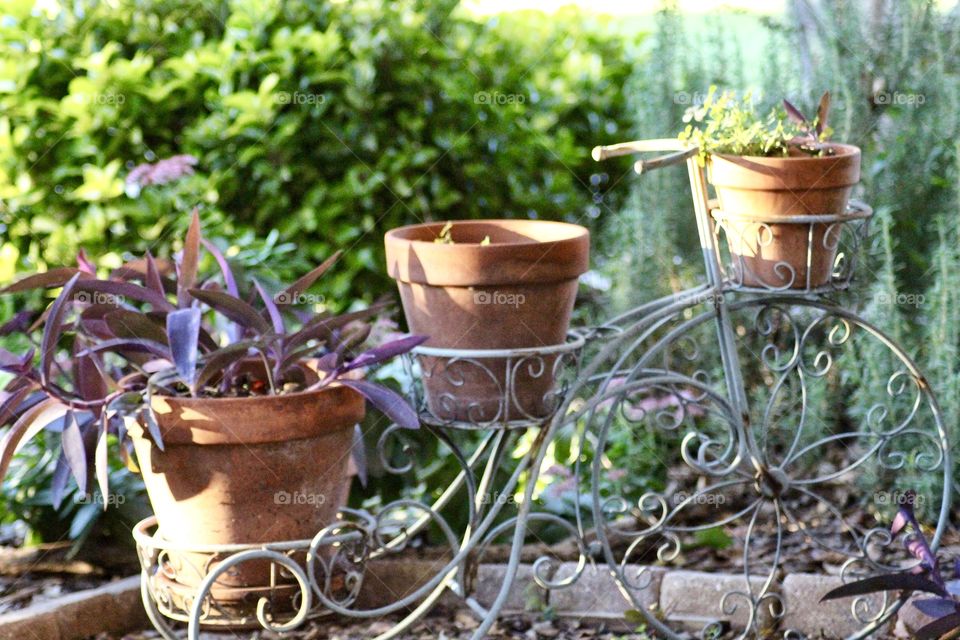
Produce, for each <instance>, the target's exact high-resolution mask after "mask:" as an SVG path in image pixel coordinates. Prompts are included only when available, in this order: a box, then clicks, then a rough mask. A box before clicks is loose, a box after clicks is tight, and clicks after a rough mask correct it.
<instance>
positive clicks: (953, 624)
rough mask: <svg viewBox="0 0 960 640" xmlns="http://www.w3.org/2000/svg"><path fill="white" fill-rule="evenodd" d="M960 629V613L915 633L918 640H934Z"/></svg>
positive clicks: (921, 628) (952, 614)
mask: <svg viewBox="0 0 960 640" xmlns="http://www.w3.org/2000/svg"><path fill="white" fill-rule="evenodd" d="M958 627H960V613H951V614H950V615H948V616H944V617H943V618H940V619H939V620H934V621H933V622H931V623H930V624H928V625H925V626H923V627H920V628H919V629H917V630H916V631H915V632H914V636H915V637H916V638H917V640H934V638H940V637H942V636H943V635H945V634H947V633H950V632H951V631H954V630H956V629H957V628H958Z"/></svg>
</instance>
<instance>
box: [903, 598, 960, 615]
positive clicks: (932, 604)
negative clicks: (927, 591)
mask: <svg viewBox="0 0 960 640" xmlns="http://www.w3.org/2000/svg"><path fill="white" fill-rule="evenodd" d="M913 606H915V607H916V608H917V609H919V610H920V611H922V612H923V613H925V614H926V615H928V616H930V617H931V618H942V617H943V616H948V615H950V614H951V613H957V601H956V600H954V599H953V598H924V599H923V600H914V601H913Z"/></svg>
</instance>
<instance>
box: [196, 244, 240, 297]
mask: <svg viewBox="0 0 960 640" xmlns="http://www.w3.org/2000/svg"><path fill="white" fill-rule="evenodd" d="M200 242H202V243H203V246H204V247H206V248H207V251H209V252H210V254H211V255H212V256H213V258H214V260H216V261H217V264H218V265H220V273H222V274H223V283H224V284H225V285H226V286H227V293H229V294H230V295H232V296H234V297H237V298H239V297H240V291H239V290H238V289H237V281H236V279H235V278H234V277H233V270H232V269H231V268H230V263H229V262H227V258H226V256H224V255H223V252H221V251H220V249H218V248H217V245H215V244H213V243H212V242H210V241H209V240H207V239H206V238H201V239H200Z"/></svg>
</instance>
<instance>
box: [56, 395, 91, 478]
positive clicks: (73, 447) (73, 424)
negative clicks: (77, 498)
mask: <svg viewBox="0 0 960 640" xmlns="http://www.w3.org/2000/svg"><path fill="white" fill-rule="evenodd" d="M60 446H61V447H62V448H63V456H64V458H65V459H66V461H67V464H68V465H69V466H70V472H71V474H72V475H73V478H74V479H75V480H76V481H77V487H79V489H80V493H86V492H87V449H86V447H85V446H84V444H83V434H82V433H81V432H80V424H79V423H78V422H77V416H76V415H75V414H74V412H73V411H72V410H68V411H67V414H66V420H65V422H64V426H63V433H62V434H61V436H60Z"/></svg>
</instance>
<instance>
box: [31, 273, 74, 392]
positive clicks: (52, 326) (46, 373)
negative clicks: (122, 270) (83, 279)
mask: <svg viewBox="0 0 960 640" xmlns="http://www.w3.org/2000/svg"><path fill="white" fill-rule="evenodd" d="M79 279H80V273H75V274H74V275H73V277H72V278H70V280H68V281H67V283H66V284H65V285H63V289H62V290H61V291H60V295H59V296H57V299H56V300H54V301H53V304H52V305H51V306H50V316H49V317H48V318H47V324H46V326H44V328H43V340H42V341H41V343H40V381H41V383H42V384H43V385H44V386H48V385H49V383H50V369H51V368H52V367H53V356H54V355H55V353H56V350H57V342H58V341H59V340H60V333H61V332H62V331H63V316H64V314H65V313H66V311H67V307H68V306H69V304H70V297H71V296H72V295H73V288H74V286H75V285H76V284H77V281H78V280H79Z"/></svg>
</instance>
